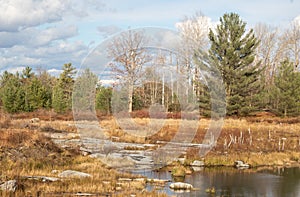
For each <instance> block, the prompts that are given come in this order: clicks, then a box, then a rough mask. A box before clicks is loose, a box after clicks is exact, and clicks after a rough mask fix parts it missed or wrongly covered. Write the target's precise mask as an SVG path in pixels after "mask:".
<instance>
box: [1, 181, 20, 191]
mask: <svg viewBox="0 0 300 197" xmlns="http://www.w3.org/2000/svg"><path fill="white" fill-rule="evenodd" d="M17 187H18V184H17V181H16V180H9V181H6V182H4V183H3V184H1V185H0V190H4V191H10V192H15V191H16V190H17Z"/></svg>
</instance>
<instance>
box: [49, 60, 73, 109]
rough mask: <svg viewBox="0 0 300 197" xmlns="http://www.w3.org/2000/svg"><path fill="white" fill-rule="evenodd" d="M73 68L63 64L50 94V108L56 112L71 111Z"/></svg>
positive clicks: (70, 65) (69, 64)
mask: <svg viewBox="0 0 300 197" xmlns="http://www.w3.org/2000/svg"><path fill="white" fill-rule="evenodd" d="M75 74H76V71H75V68H74V67H73V66H72V64H71V63H68V64H64V66H63V72H62V73H61V74H60V76H59V78H58V80H57V82H56V84H55V85H54V88H53V92H52V106H53V108H54V110H55V111H56V112H60V113H62V112H65V111H67V110H70V109H71V105H72V91H73V86H74V75H75Z"/></svg>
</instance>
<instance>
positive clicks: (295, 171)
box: [141, 168, 300, 197]
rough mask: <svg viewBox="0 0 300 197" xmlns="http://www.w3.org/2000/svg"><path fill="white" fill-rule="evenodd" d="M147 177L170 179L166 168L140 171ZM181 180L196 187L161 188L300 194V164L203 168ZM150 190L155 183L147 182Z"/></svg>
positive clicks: (196, 193)
mask: <svg viewBox="0 0 300 197" xmlns="http://www.w3.org/2000/svg"><path fill="white" fill-rule="evenodd" d="M141 174H143V175H146V176H148V177H149V178H159V179H169V180H172V181H174V180H173V179H172V177H171V175H170V173H169V172H168V171H167V170H163V171H147V172H143V173H141ZM184 182H186V183H190V184H192V185H193V186H194V187H195V188H198V189H199V190H196V191H191V192H184V193H178V192H175V191H172V190H171V189H169V185H170V183H169V184H168V185H166V186H165V187H162V188H160V191H162V192H165V193H167V194H169V195H173V196H184V197H194V196H195V197H196V196H197V197H199V196H267V197H269V196H270V197H277V196H278V197H285V196H288V197H289V196H290V197H298V196H299V197H300V168H276V169H264V170H255V171H254V170H238V169H233V168H204V169H202V170H201V171H199V172H194V173H193V174H191V175H187V176H186V177H185V179H184ZM211 187H214V188H215V190H216V192H215V194H208V193H206V191H205V190H206V189H207V188H211ZM148 189H149V190H152V189H154V186H150V185H149V186H148Z"/></svg>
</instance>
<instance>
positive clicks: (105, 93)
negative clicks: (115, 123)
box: [96, 86, 112, 114]
mask: <svg viewBox="0 0 300 197" xmlns="http://www.w3.org/2000/svg"><path fill="white" fill-rule="evenodd" d="M111 99H112V89H111V88H108V87H104V86H100V87H98V88H97V94H96V109H98V110H100V111H101V112H102V113H106V114H110V113H111V111H112V109H111Z"/></svg>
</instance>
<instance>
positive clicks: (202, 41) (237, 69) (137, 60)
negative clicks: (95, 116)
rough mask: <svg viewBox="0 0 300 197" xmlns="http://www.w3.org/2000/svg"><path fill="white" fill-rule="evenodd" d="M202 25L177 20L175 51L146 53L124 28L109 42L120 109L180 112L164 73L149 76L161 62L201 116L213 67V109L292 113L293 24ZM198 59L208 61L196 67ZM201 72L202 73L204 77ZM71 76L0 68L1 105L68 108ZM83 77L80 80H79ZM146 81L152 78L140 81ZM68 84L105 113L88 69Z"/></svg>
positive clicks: (296, 48) (297, 45)
mask: <svg viewBox="0 0 300 197" xmlns="http://www.w3.org/2000/svg"><path fill="white" fill-rule="evenodd" d="M207 24H208V21H207V17H205V16H203V15H201V14H196V15H195V16H192V17H187V18H186V19H185V20H184V21H182V22H181V23H180V25H178V29H179V32H180V35H181V38H182V40H183V41H182V44H181V46H180V47H179V48H178V51H177V53H176V54H168V53H166V52H165V53H164V52H160V53H159V54H156V56H155V57H153V54H152V53H151V56H149V52H148V51H147V50H146V48H144V47H143V46H146V44H147V40H148V38H146V37H145V35H144V34H143V32H133V31H130V30H129V31H128V32H124V33H122V34H121V36H120V37H118V38H116V39H114V40H112V42H111V46H110V47H109V48H108V53H109V54H110V56H111V58H112V60H113V61H112V63H111V64H110V69H111V71H112V73H113V75H114V77H115V80H116V81H119V82H122V83H123V84H124V86H126V87H127V88H126V90H127V93H126V96H125V97H127V98H126V99H125V100H126V104H127V109H124V110H127V111H128V112H131V111H133V110H139V109H143V108H149V107H150V106H151V105H153V104H155V103H159V104H161V105H163V106H165V108H166V110H167V111H170V112H174V111H180V110H181V108H182V106H181V103H180V102H179V98H178V89H179V88H178V87H180V86H179V83H180V81H175V82H174V83H172V84H171V85H168V86H167V85H166V84H165V77H166V76H165V75H163V77H160V78H159V77H157V76H158V72H159V71H158V70H159V69H161V68H162V66H163V65H164V64H166V62H169V63H172V62H175V64H176V65H175V68H176V72H178V73H180V74H181V75H183V76H185V78H186V79H187V81H188V83H189V84H190V86H191V88H190V89H187V90H186V96H187V97H186V98H187V100H189V99H196V100H197V103H198V106H199V111H200V113H201V115H203V116H210V115H211V114H210V113H211V105H212V92H211V90H210V88H209V86H208V85H207V83H213V82H212V80H211V78H213V75H214V73H215V70H213V69H217V70H218V72H219V73H220V76H221V79H222V83H223V84H224V88H225V96H226V100H225V101H224V103H223V104H222V103H221V104H220V107H222V106H224V105H226V114H227V115H234V116H246V115H249V114H251V113H253V112H256V111H261V110H268V111H271V112H273V113H275V114H277V115H281V116H296V115H299V114H300V73H299V68H298V65H299V54H300V28H299V25H298V24H296V23H293V24H292V25H291V27H290V28H289V29H287V30H280V29H279V28H271V27H269V26H266V25H263V24H259V25H257V26H256V27H255V28H253V29H252V28H247V26H246V25H247V24H246V22H245V21H243V20H241V18H240V16H239V15H238V14H235V13H226V14H224V15H223V16H222V17H220V21H219V23H218V25H217V26H216V27H209V26H208V25H207ZM297 25H298V26H297ZM178 54H179V55H178ZM203 58H205V61H206V63H208V64H203ZM149 65H150V66H149ZM208 65H214V66H213V67H212V66H208ZM154 66H155V67H154ZM160 66H161V67H160ZM157 68H158V70H157ZM203 73H206V74H207V73H209V74H208V75H206V78H205V74H203ZM75 74H76V70H75V68H74V67H73V66H72V64H70V63H69V64H64V65H63V72H62V73H61V74H60V75H59V76H58V77H54V76H51V75H49V74H48V73H47V72H46V71H43V72H39V73H37V74H36V73H34V72H32V68H30V67H26V68H25V69H24V70H23V71H22V72H21V73H18V72H17V73H15V74H13V73H9V72H7V71H5V72H4V73H3V74H2V75H1V80H0V83H1V88H0V98H1V106H2V108H3V109H4V110H6V111H7V112H10V113H16V112H22V111H25V112H29V111H34V110H37V109H40V108H45V109H53V110H55V111H56V112H59V113H63V112H66V111H68V110H71V107H72V106H71V105H72V93H74V92H73V87H74V84H75V79H74V76H75ZM84 76H85V77H86V78H87V79H88V80H83V78H84ZM80 77H81V78H80ZM149 77H151V79H152V81H149V80H147V78H149ZM153 79H154V80H153ZM76 80H79V81H80V80H82V81H83V82H84V83H86V82H87V81H92V82H93V83H92V84H97V85H96V87H95V92H93V94H91V95H92V96H94V98H93V99H91V100H92V101H93V103H92V104H88V105H87V106H86V108H89V107H90V108H91V107H92V108H96V109H98V110H100V111H102V112H105V113H111V110H112V106H111V102H112V96H113V92H112V87H104V86H102V85H101V84H99V83H98V77H97V76H96V75H95V74H93V73H92V72H91V71H90V70H85V71H83V72H82V75H81V76H79V77H78V78H77V79H76ZM75 85H76V84H75ZM76 94H79V93H78V92H76ZM120 102H121V100H120ZM83 103H84V102H83Z"/></svg>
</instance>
